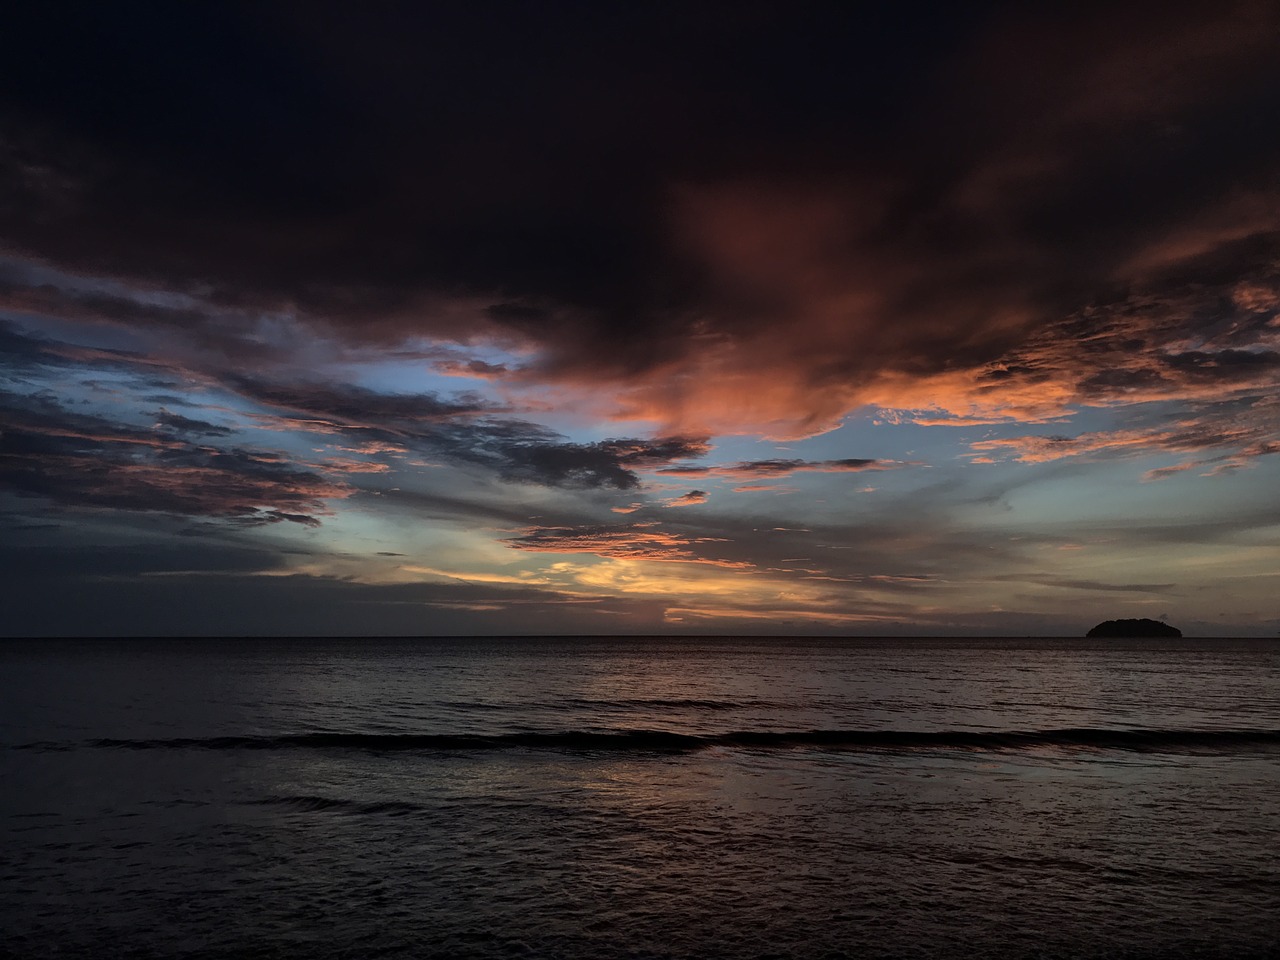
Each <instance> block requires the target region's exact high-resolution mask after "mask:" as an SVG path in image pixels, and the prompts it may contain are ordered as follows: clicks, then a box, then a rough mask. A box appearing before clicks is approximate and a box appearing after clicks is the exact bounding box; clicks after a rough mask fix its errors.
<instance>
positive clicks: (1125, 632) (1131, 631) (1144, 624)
mask: <svg viewBox="0 0 1280 960" xmlns="http://www.w3.org/2000/svg"><path fill="white" fill-rule="evenodd" d="M1085 636H1086V637H1180V636H1182V631H1181V630H1179V629H1178V628H1177V627H1171V626H1169V624H1167V623H1162V622H1161V621H1159V620H1148V619H1146V618H1145V617H1144V618H1142V619H1139V620H1104V621H1102V623H1100V624H1098V625H1097V626H1096V627H1094V628H1093V629H1092V630H1090V631H1089V632H1088V633H1086V634H1085Z"/></svg>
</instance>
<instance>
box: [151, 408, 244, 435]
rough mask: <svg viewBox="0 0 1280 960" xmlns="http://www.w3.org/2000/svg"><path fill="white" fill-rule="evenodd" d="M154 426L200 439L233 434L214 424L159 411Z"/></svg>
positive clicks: (229, 430) (229, 429)
mask: <svg viewBox="0 0 1280 960" xmlns="http://www.w3.org/2000/svg"><path fill="white" fill-rule="evenodd" d="M156 424H157V425H158V426H161V427H166V428H167V429H169V430H173V431H174V432H176V433H186V434H194V435H196V436H202V437H229V436H231V435H232V434H233V433H235V431H234V430H232V429H231V428H230V427H220V426H218V425H217V424H216V423H209V422H207V421H205V420H196V419H193V418H191V417H184V416H182V415H181V414H179V413H170V412H169V411H167V410H161V411H160V412H159V413H158V414H156Z"/></svg>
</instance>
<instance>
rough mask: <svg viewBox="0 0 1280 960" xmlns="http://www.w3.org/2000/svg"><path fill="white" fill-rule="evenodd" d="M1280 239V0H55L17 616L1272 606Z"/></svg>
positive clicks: (308, 629) (8, 440)
mask: <svg viewBox="0 0 1280 960" xmlns="http://www.w3.org/2000/svg"><path fill="white" fill-rule="evenodd" d="M1046 10H1047V11H1048V12H1045V11H1046ZM1278 241H1280V5H1277V4H1275V3H1269V2H1259V3H1238V4H1236V3H1215V4H1205V3H1192V4H1185V5H1180V4H1160V5H1144V4H1098V5H1092V4H1069V5H1068V4H1063V5H1059V6H1057V7H1056V8H1055V7H1050V6H1049V5H1039V4H1002V3H1001V4H990V3H989V4H981V3H979V4H945V5H941V6H939V7H938V8H937V9H933V8H930V7H928V6H925V5H911V4H882V5H855V4H803V3H781V2H778V3H770V2H750V0H744V2H740V3H724V4H719V3H626V4H623V3H545V4H544V3H523V4H516V3H511V4H496V3H483V2H477V3H459V4H408V3H406V4H367V5H366V4H354V3H348V4H338V3H322V2H317V3H303V2H299V3H245V4H236V3H217V4H208V5H201V4H187V3H170V4H132V3H120V4H117V3H96V4H74V5H73V4H61V3H53V2H50V3H31V4H24V5H20V6H18V7H17V8H15V9H12V10H7V11H6V25H5V28H4V30H3V32H0V558H2V562H3V566H4V571H3V576H4V584H5V588H4V596H5V603H4V608H5V616H4V621H3V627H2V628H0V632H3V633H5V634H8V635H65V634H74V635H82V634H93V635H96V634H103V635H120V634H317V633H318V634H339V635H351V634H502V633H516V634H538V633H591V634H596V633H604V634H608V633H660V632H689V633H741V632H751V633H766V634H828V633H836V634H866V635H899V634H902V635H909V634H977V635H984V634H1001V635H1004V634H1018V635H1023V634H1034V635H1042V634H1048V635H1059V634H1066V635H1073V634H1075V635H1079V634H1082V633H1083V632H1084V631H1085V630H1086V629H1088V628H1089V627H1090V626H1092V625H1093V624H1094V623H1096V622H1097V621H1098V620H1101V619H1106V618H1110V617H1151V618H1160V617H1167V618H1168V620H1169V621H1170V622H1171V623H1173V624H1175V625H1176V626H1179V627H1180V628H1181V629H1182V630H1183V632H1184V633H1187V634H1189V635H1264V636H1275V635H1276V634H1277V633H1278V632H1280V600H1278V599H1277V598H1278V597H1280V495H1278V494H1277V491H1280V456H1273V454H1277V453H1280V391H1278V388H1280V242H1278Z"/></svg>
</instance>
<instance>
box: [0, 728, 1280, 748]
mask: <svg viewBox="0 0 1280 960" xmlns="http://www.w3.org/2000/svg"><path fill="white" fill-rule="evenodd" d="M83 746H89V747H101V748H115V749H123V750H288V749H295V748H302V749H312V750H364V751H374V752H389V751H406V750H418V751H433V752H458V751H481V750H512V749H524V750H559V751H571V752H573V751H610V752H628V751H634V752H649V753H688V752H691V751H695V750H705V749H708V748H712V747H729V748H751V749H789V748H819V749H827V750H851V751H859V750H861V751H901V750H965V751H1008V750H1027V749H1037V748H1063V749H1074V750H1125V751H1135V752H1143V753H1161V752H1175V753H1176V752H1181V751H1188V750H1191V751H1210V752H1221V751H1229V750H1233V749H1239V748H1242V747H1251V748H1275V747H1280V730H1137V729H1105V728H1093V727H1073V728H1066V729H1056V730H1007V731H967V730H939V731H916V730H807V731H766V730H744V731H737V732H734V733H723V734H708V735H696V734H683V733H669V732H664V731H658V730H619V731H611V732H603V733H597V732H589V731H564V732H555V733H507V734H498V735H492V736H485V735H478V734H423V733H338V732H326V733H299V734H285V735H277V736H224V737H174V738H168V739H143V740H124V739H110V738H103V739H97V740H89V741H84V742H81V743H29V744H23V745H19V746H18V747H17V749H32V750H41V749H43V750H68V749H76V748H77V747H83Z"/></svg>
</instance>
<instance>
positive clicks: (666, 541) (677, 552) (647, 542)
mask: <svg viewBox="0 0 1280 960" xmlns="http://www.w3.org/2000/svg"><path fill="white" fill-rule="evenodd" d="M503 542H504V543H506V545H507V546H509V547H511V548H513V549H515V550H530V551H534V552H538V553H590V554H594V555H596V556H598V557H609V558H613V559H619V560H656V561H661V562H668V563H701V564H709V565H711V566H717V567H730V568H733V569H742V570H745V569H751V568H752V567H753V564H750V563H747V562H745V561H739V560H721V559H715V558H711V557H706V556H701V555H699V554H698V552H697V551H696V549H695V548H697V547H699V546H701V545H702V544H707V543H716V542H722V541H718V540H717V539H716V538H713V537H692V538H690V537H682V536H679V535H678V534H673V533H666V532H663V531H661V530H657V529H655V528H654V526H653V525H652V524H630V525H627V526H616V527H598V526H597V527H530V528H529V529H528V530H527V531H526V532H525V533H524V534H522V535H521V536H518V537H510V538H508V539H506V540H505V541H503Z"/></svg>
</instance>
